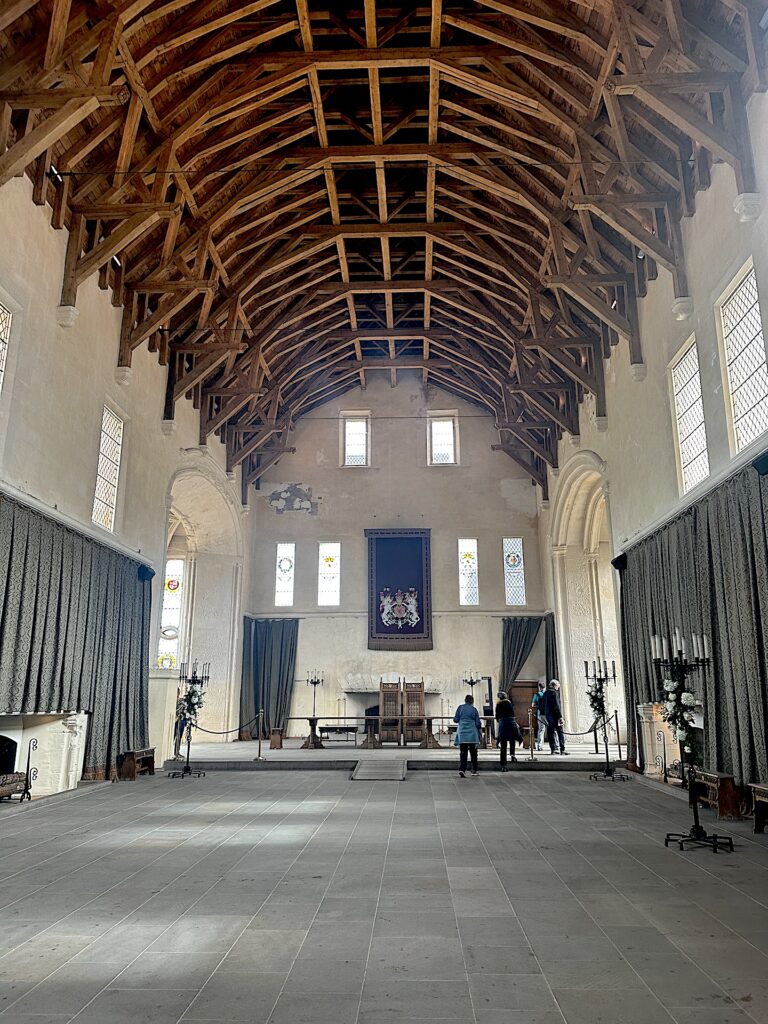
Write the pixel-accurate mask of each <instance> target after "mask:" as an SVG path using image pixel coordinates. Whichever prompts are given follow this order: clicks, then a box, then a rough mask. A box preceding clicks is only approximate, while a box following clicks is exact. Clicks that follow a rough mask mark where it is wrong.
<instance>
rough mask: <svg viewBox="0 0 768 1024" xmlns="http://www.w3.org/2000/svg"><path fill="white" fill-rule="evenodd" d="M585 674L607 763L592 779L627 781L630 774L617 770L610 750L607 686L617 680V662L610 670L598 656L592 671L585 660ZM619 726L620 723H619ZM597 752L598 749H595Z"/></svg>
mask: <svg viewBox="0 0 768 1024" xmlns="http://www.w3.org/2000/svg"><path fill="white" fill-rule="evenodd" d="M584 676H585V678H586V680H587V696H588V697H589V704H590V707H591V708H592V713H593V714H594V716H595V722H594V728H595V735H597V730H598V728H600V729H602V731H603V748H604V750H605V765H604V767H603V770H602V771H600V772H592V774H591V775H590V779H591V780H592V781H593V782H602V781H608V782H616V781H621V782H626V781H628V780H629V776H628V775H625V774H624V773H623V772H618V771H616V768H615V767H614V766H613V765H612V764H611V757H610V753H609V751H608V714H607V712H606V708H605V687H606V686H607V684H608V683H615V682H616V662H615V661H611V671H610V673H609V672H608V662H607V661H606V660H605V659H603V662H602V664H601V663H600V659H599V658H598V659H597V660H596V661H593V662H592V673H591V674H590V671H589V662H588V661H585V662H584ZM617 728H618V724H617ZM595 753H597V750H595Z"/></svg>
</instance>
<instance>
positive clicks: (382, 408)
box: [248, 372, 545, 734]
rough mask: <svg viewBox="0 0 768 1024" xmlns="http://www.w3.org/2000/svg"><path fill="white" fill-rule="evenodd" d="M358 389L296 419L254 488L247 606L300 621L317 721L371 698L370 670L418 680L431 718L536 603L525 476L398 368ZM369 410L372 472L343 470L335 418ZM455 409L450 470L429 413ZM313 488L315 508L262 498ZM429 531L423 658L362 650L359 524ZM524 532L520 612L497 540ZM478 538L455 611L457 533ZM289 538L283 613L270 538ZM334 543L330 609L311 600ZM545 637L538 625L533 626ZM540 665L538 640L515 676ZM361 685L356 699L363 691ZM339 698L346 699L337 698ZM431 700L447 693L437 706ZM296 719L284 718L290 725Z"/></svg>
mask: <svg viewBox="0 0 768 1024" xmlns="http://www.w3.org/2000/svg"><path fill="white" fill-rule="evenodd" d="M368 379H369V384H368V387H367V389H366V390H365V391H360V390H355V391H351V392H349V393H348V394H347V395H345V396H343V397H342V398H341V399H338V400H335V401H333V402H330V403H329V404H327V405H324V406H322V407H321V408H319V409H317V410H314V411H313V412H311V413H310V414H308V415H307V416H306V417H305V418H303V419H301V420H300V421H299V422H298V424H297V428H296V431H295V433H294V435H293V436H292V439H291V444H293V445H295V446H296V448H297V451H296V453H295V455H286V456H284V457H283V458H282V459H281V461H280V463H279V464H278V465H277V466H276V467H275V468H274V469H271V470H270V471H269V472H268V473H267V474H265V477H264V478H263V479H262V483H261V490H260V492H258V494H253V493H252V494H251V506H252V513H251V524H252V528H253V533H252V540H251V545H252V554H253V572H252V586H251V589H250V592H249V607H248V610H249V611H250V612H251V613H252V614H254V615H259V616H275V615H282V616H285V615H288V616H297V617H299V618H300V619H301V622H300V626H299V642H298V652H297V672H296V677H297V679H299V680H303V679H306V677H307V673H308V671H310V670H312V669H313V668H318V669H321V670H324V672H325V685H324V686H323V687H322V688H319V689H318V694H317V701H318V703H317V710H318V713H319V714H322V715H336V714H341V713H344V712H346V714H348V715H358V714H361V713H362V712H363V711H364V709H365V707H366V706H370V705H371V704H374V703H376V699H375V698H374V697H372V695H371V694H372V691H376V692H377V691H378V684H379V678H380V677H382V676H383V677H384V678H385V679H386V678H387V676H391V677H392V678H394V679H396V678H397V676H398V675H406V676H407V677H408V678H411V679H414V678H415V679H417V680H418V679H419V678H421V677H422V676H423V677H424V680H425V682H426V683H427V684H428V687H429V688H430V689H433V690H435V691H436V692H434V693H433V694H430V695H429V696H428V703H427V710H428V711H429V712H431V713H434V714H440V713H441V710H442V709H443V708H447V707H449V706H450V707H451V714H452V713H453V707H454V706H455V704H456V702H458V700H459V699H461V698H462V697H463V694H464V690H463V688H462V686H461V678H462V677H463V675H464V672H465V670H467V669H469V670H473V671H475V672H479V673H480V674H481V675H490V676H492V677H493V679H494V683H496V682H497V681H498V677H499V669H500V660H501V634H502V618H503V616H505V615H509V614H516V613H517V614H525V613H534V612H541V611H543V610H544V609H545V603H544V596H543V591H542V585H541V571H540V559H539V551H538V530H537V511H536V494H535V489H534V488H533V487H532V486H531V483H530V479H529V478H528V477H527V476H526V475H525V473H524V472H523V471H522V470H520V469H519V468H518V467H517V466H516V465H515V463H514V462H513V461H512V460H511V459H510V458H509V457H508V456H507V455H505V454H504V453H502V452H493V451H491V445H492V444H493V443H494V442H495V441H497V439H498V435H497V433H496V431H495V430H494V429H493V423H492V419H491V417H490V416H488V415H485V414H484V413H483V412H482V410H480V409H478V408H476V407H474V406H472V405H470V404H468V403H466V402H462V401H460V400H459V399H457V398H456V397H454V396H452V395H450V394H447V393H446V392H444V391H440V390H438V389H436V388H432V387H430V388H429V389H428V390H427V391H426V393H425V391H424V390H423V388H422V386H421V381H420V376H418V375H417V374H416V373H414V372H401V373H398V385H397V387H395V388H394V389H393V388H391V387H390V384H389V377H388V375H385V374H380V373H374V374H369V376H368ZM345 410H346V411H350V410H357V411H362V410H365V411H369V412H370V413H371V442H372V443H371V466H370V468H360V467H341V466H340V464H339V463H340V449H339V432H340V413H341V412H343V411H345ZM430 410H431V411H456V410H457V411H458V413H459V434H460V464H459V465H457V466H430V467H428V466H427V440H426V431H427V412H428V411H430ZM288 483H294V484H298V483H300V484H301V485H302V486H303V487H305V488H307V487H308V488H311V490H312V499H313V501H314V500H317V501H318V511H317V514H316V515H310V514H308V513H307V512H306V511H305V512H284V513H282V514H277V512H276V511H275V509H274V508H273V507H272V506H271V505H270V503H269V496H270V494H271V493H272V492H274V491H276V490H279V489H280V487H281V486H282V485H284V484H288ZM396 527H406V528H412V527H417V528H427V529H430V530H431V548H432V614H433V632H434V649H433V650H432V651H423V652H400V651H369V650H368V649H367V642H368V622H367V608H368V593H367V585H368V584H367V578H368V566H367V547H366V538H365V535H364V530H365V529H366V528H396ZM505 536H511V537H518V536H519V537H522V538H523V543H524V553H525V564H526V584H527V602H528V603H527V607H526V608H508V607H507V606H506V605H505V597H504V576H503V564H502V538H503V537H505ZM459 537H475V538H477V540H478V562H479V591H480V604H479V606H477V607H462V606H460V605H459V592H458V576H457V541H458V538H459ZM280 541H293V542H295V544H296V581H295V601H294V606H293V608H291V609H286V608H275V605H274V579H275V545H276V544H277V543H278V542H280ZM320 541H340V542H341V545H342V548H341V552H342V553H341V562H342V583H341V605H340V606H339V607H338V608H328V609H324V608H318V605H317V558H318V549H317V545H318V542H320ZM542 634H543V631H542ZM543 670H544V652H543V635H542V637H540V639H539V641H538V642H537V645H536V647H535V648H534V650H533V652H532V655H531V657H530V658H529V660H528V663H527V664H526V665H525V666H524V668H523V671H522V672H521V678H528V679H531V678H532V679H536V678H538V676H539V675H540V673H542V672H543ZM364 690H365V691H368V692H367V694H366V693H365V692H363V691H364ZM345 695H346V705H344V704H343V703H340V701H341V700H343V698H344V697H345ZM441 698H442V700H443V701H445V703H444V705H442V707H441V703H440V701H441ZM311 708H312V694H311V691H310V689H309V687H307V686H306V685H301V684H299V685H297V686H296V687H295V691H294V697H293V703H292V709H291V714H292V715H298V716H303V715H306V714H308V713H310V712H311ZM305 730H306V726H305V725H301V724H299V723H294V725H293V726H292V730H291V731H292V732H293V733H294V734H298V733H301V732H302V731H305Z"/></svg>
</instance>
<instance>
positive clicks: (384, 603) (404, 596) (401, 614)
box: [379, 587, 421, 629]
mask: <svg viewBox="0 0 768 1024" xmlns="http://www.w3.org/2000/svg"><path fill="white" fill-rule="evenodd" d="M379 601H380V603H379V609H380V610H381V621H382V622H383V623H384V625H385V626H397V628H398V629H402V628H403V626H411V627H413V626H416V625H418V623H419V622H421V616H420V615H419V594H418V591H417V590H416V588H415V587H409V588H408V589H407V590H396V591H395V592H394V594H393V593H392V591H391V590H390V589H389V587H385V588H384V589H383V590H382V592H381V593H380V594H379Z"/></svg>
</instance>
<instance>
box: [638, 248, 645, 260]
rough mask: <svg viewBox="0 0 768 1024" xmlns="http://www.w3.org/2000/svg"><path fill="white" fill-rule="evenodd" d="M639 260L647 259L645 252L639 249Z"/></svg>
mask: <svg viewBox="0 0 768 1024" xmlns="http://www.w3.org/2000/svg"><path fill="white" fill-rule="evenodd" d="M637 258H638V259H639V260H644V259H645V253H644V252H643V250H642V249H638V250H637Z"/></svg>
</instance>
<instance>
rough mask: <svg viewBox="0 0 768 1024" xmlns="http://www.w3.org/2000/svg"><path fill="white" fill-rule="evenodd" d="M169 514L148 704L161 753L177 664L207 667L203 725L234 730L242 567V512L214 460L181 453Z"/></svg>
mask: <svg viewBox="0 0 768 1024" xmlns="http://www.w3.org/2000/svg"><path fill="white" fill-rule="evenodd" d="M167 513H168V519H167V523H168V528H167V535H166V561H165V567H164V569H165V571H164V573H163V577H162V598H161V600H160V601H159V602H158V604H159V608H158V612H157V621H156V636H155V640H154V647H153V650H154V658H153V663H154V666H155V667H154V668H153V672H152V678H153V683H154V695H153V696H154V700H153V702H152V704H153V705H154V707H153V706H152V705H151V707H150V727H151V728H152V725H153V717H154V720H155V729H154V734H155V740H154V742H156V743H159V744H160V745H161V747H162V751H163V754H164V755H165V756H169V752H170V745H171V735H172V721H173V716H174V712H175V703H176V687H177V680H178V675H179V666H180V665H181V664H183V663H185V662H186V663H187V664H190V663H191V662H192V661H194V660H195V659H197V660H198V661H199V662H201V663H202V662H210V682H209V685H208V690H207V694H206V698H205V706H204V708H203V710H202V712H201V716H200V725H201V726H203V727H204V728H206V729H211V730H216V731H222V730H225V729H231V728H233V727H234V726H236V725H237V715H238V706H239V705H238V701H239V645H240V604H241V592H242V568H243V539H242V528H241V523H240V517H241V515H242V510H241V508H240V506H239V505H238V503H237V501H236V499H235V496H234V493H233V490H232V487H231V484H230V481H229V480H228V479H227V477H226V475H225V474H224V472H223V471H222V470H221V469H220V468H219V467H218V466H217V464H216V463H215V462H214V461H213V459H211V458H210V457H208V456H206V455H205V454H204V453H199V454H196V455H194V456H193V454H192V453H186V456H185V464H184V465H183V466H182V467H181V468H180V469H179V470H178V471H177V472H176V473H175V474H174V476H173V478H172V480H171V483H170V486H169V488H168V492H167ZM161 682H162V685H161ZM153 710H154V716H153ZM225 738H226V737H223V736H212V735H209V734H206V733H202V732H201V733H199V734H197V736H196V740H197V741H203V740H206V739H210V740H222V739H225ZM229 738H231V737H229Z"/></svg>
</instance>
